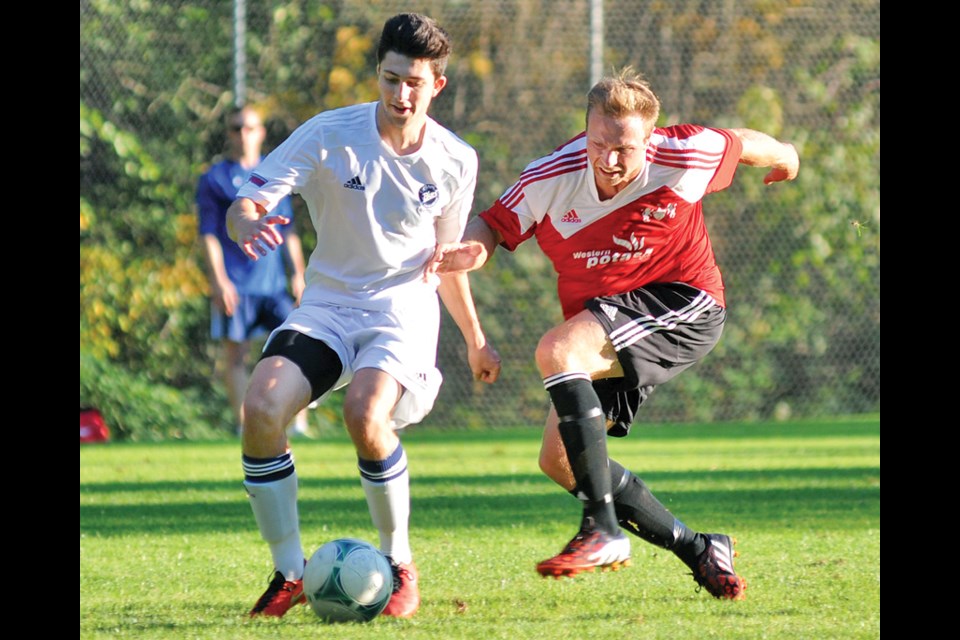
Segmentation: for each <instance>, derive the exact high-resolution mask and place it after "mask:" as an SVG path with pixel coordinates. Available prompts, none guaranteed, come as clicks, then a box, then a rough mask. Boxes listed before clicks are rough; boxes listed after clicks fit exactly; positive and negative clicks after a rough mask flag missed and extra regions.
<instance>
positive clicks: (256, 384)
mask: <svg viewBox="0 0 960 640" xmlns="http://www.w3.org/2000/svg"><path fill="white" fill-rule="evenodd" d="M310 399H311V398H310V383H309V382H308V381H307V379H306V378H305V377H304V375H303V373H302V372H301V371H300V368H299V367H298V366H297V365H296V364H294V363H293V362H291V361H290V360H288V359H287V358H284V357H280V356H273V357H269V358H265V359H263V360H261V361H260V362H258V363H257V366H256V368H255V369H254V370H253V375H252V376H251V377H250V384H249V386H248V388H247V393H246V396H245V397H244V401H243V452H244V453H245V454H247V455H250V456H254V457H257V458H265V457H268V456H275V455H279V454H280V453H282V452H283V451H285V450H286V449H287V435H286V426H287V425H288V424H289V423H290V421H291V420H292V419H293V417H294V416H295V415H296V414H297V412H298V411H300V410H301V409H303V408H304V407H306V406H307V404H308V403H309V402H310Z"/></svg>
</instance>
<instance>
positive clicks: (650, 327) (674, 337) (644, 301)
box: [586, 282, 727, 437]
mask: <svg viewBox="0 0 960 640" xmlns="http://www.w3.org/2000/svg"><path fill="white" fill-rule="evenodd" d="M586 307H587V309H589V310H590V311H591V312H592V313H593V315H594V316H595V317H596V318H597V320H598V321H599V322H600V324H601V325H603V328H604V330H605V331H606V332H607V336H608V337H609V338H610V342H612V343H613V347H614V349H616V352H617V359H618V360H619V361H620V366H622V367H623V373H624V377H622V378H605V379H602V380H596V381H594V383H593V387H594V389H596V391H597V394H598V395H599V396H600V401H601V403H602V404H603V410H604V413H605V414H606V416H607V420H610V421H612V422H613V423H614V424H613V426H611V427H610V429H609V430H608V433H609V434H610V435H612V436H617V437H623V436H625V435H627V433H629V431H630V425H631V424H632V423H633V419H634V417H635V416H636V413H637V410H638V409H639V408H640V405H641V404H643V402H644V401H645V400H646V399H647V397H649V395H650V394H651V393H652V392H653V390H654V389H655V388H656V386H657V385H659V384H663V383H664V382H666V381H667V380H670V379H671V378H673V377H674V376H676V375H677V374H678V373H680V372H682V371H685V370H686V369H688V368H690V367H691V366H693V365H694V364H696V363H697V362H699V361H700V359H701V358H703V357H704V356H705V355H707V354H708V353H710V351H711V350H712V349H713V347H714V346H716V344H717V342H718V341H719V340H720V334H721V333H723V323H724V320H725V319H726V317H727V312H726V310H725V309H724V308H723V307H721V306H720V305H719V304H717V302H716V301H715V300H714V299H713V298H712V297H711V296H710V295H708V294H707V293H706V292H705V291H702V290H700V289H697V288H696V287H691V286H690V285H686V284H683V283H680V282H667V283H655V284H649V285H647V286H645V287H641V288H639V289H635V290H633V291H630V292H628V293H622V294H618V295H615V296H604V297H601V298H592V299H591V300H588V301H587V303H586Z"/></svg>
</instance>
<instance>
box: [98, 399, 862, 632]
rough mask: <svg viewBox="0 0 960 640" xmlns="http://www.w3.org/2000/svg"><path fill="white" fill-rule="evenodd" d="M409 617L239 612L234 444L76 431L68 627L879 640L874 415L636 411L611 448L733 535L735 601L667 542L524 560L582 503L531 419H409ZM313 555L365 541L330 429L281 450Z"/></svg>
mask: <svg viewBox="0 0 960 640" xmlns="http://www.w3.org/2000/svg"><path fill="white" fill-rule="evenodd" d="M404 447H405V448H406V451H407V455H408V458H409V462H410V469H411V478H412V479H411V492H412V500H413V515H412V521H411V535H412V538H413V544H414V553H415V555H416V560H417V564H418V566H419V568H420V573H421V592H422V596H423V605H422V607H421V609H420V612H419V613H418V614H417V616H416V617H415V618H413V619H412V620H394V619H388V618H377V619H375V620H374V621H373V622H371V623H369V624H343V625H327V624H324V623H322V622H320V621H319V620H318V619H317V618H316V617H315V616H314V615H313V613H312V611H311V610H310V609H309V607H296V608H295V609H294V610H292V611H291V612H290V613H289V614H288V615H287V616H286V617H285V618H283V619H281V620H276V619H270V620H260V619H257V620H250V619H248V618H246V617H245V613H246V612H247V610H248V609H249V608H250V606H251V605H252V604H253V602H254V601H255V600H256V598H257V596H258V595H259V594H260V592H261V591H262V590H263V589H264V588H265V587H266V581H267V578H268V574H269V573H270V570H271V562H270V556H269V551H268V550H267V548H266V546H265V544H264V543H263V542H262V541H261V540H260V537H259V534H258V533H257V530H256V526H255V523H254V521H253V516H252V513H251V511H250V507H249V505H248V504H247V500H246V496H245V494H244V491H243V488H242V486H241V471H240V460H239V458H240V452H239V443H238V442H237V441H223V442H203V443H187V442H171V443H164V444H106V445H87V446H81V448H80V637H81V638H118V637H119V638H231V639H233V638H237V639H241V638H314V637H316V638H332V639H341V638H343V639H353V638H376V639H386V638H404V639H411V640H413V639H416V640H420V639H423V640H427V639H430V640H434V639H437V640H446V639H451V640H452V639H461V638H462V639H469V640H493V639H499V638H503V639H509V640H526V639H541V638H560V639H564V640H575V639H579V638H589V639H590V640H604V639H607V638H611V639H612V638H630V639H643V638H670V639H675V638H722V639H724V640H732V639H734V638H750V639H754V638H785V639H786V638H789V639H806V638H878V637H879V636H880V419H879V416H868V417H857V418H851V419H844V420H837V421H830V422H826V421H822V422H821V421H818V422H794V423H776V424H723V425H712V426H702V425H700V426H697V425H664V426H640V427H634V431H633V433H632V434H631V435H630V437H628V438H625V439H622V440H617V439H611V441H610V453H611V456H612V457H614V458H616V459H618V460H619V461H620V462H622V463H623V464H624V465H625V466H627V467H628V468H631V469H633V470H634V471H636V472H638V475H640V476H641V477H642V478H644V480H645V481H646V482H647V484H648V485H650V487H651V488H652V489H653V491H654V492H655V493H656V494H657V495H658V497H659V498H660V499H661V500H662V501H663V502H664V503H665V504H666V505H667V507H668V508H670V509H671V510H672V511H673V512H674V513H675V514H676V515H677V516H678V517H679V518H681V519H682V520H684V521H685V522H686V523H687V524H688V525H689V526H691V527H693V528H695V529H699V530H702V531H708V532H710V531H719V532H724V533H730V534H732V535H735V536H736V537H737V538H738V539H739V545H738V546H737V549H738V550H739V551H740V554H741V555H740V557H739V558H738V560H737V569H738V572H739V573H740V574H741V575H743V576H744V577H745V578H746V580H747V582H748V585H749V588H748V589H747V599H746V600H745V601H742V602H729V601H719V600H715V599H713V598H712V597H710V596H709V595H708V594H707V593H706V592H700V593H697V592H696V584H695V583H694V582H693V580H692V579H691V577H690V576H689V573H688V571H687V570H686V567H684V566H683V564H682V563H680V561H679V560H677V559H676V558H675V557H674V556H673V555H672V554H671V553H669V552H666V551H664V550H662V549H659V548H656V547H653V546H651V545H649V544H647V543H645V542H643V541H641V540H639V539H636V538H634V539H633V565H632V566H630V567H627V568H625V569H623V570H621V571H619V572H608V573H594V574H587V575H581V576H577V577H576V578H574V579H568V580H552V579H543V578H540V577H539V576H538V575H537V574H536V572H535V571H534V564H535V563H536V561H538V560H541V559H543V558H546V557H548V556H550V555H553V554H554V553H556V552H557V551H559V550H560V548H562V546H563V544H564V543H566V541H567V540H568V539H569V538H570V537H571V536H572V535H573V534H574V533H575V530H576V527H577V524H578V522H579V505H578V503H577V502H576V500H574V499H573V497H571V496H570V495H568V494H566V493H565V492H563V491H562V490H560V489H559V488H558V487H556V486H555V485H553V484H552V483H551V482H550V481H549V480H547V479H546V477H544V476H543V475H542V474H541V473H540V471H539V469H538V468H537V462H536V460H537V452H538V450H539V430H538V429H535V428H524V429H510V430H496V431H484V432H477V431H469V432H456V431H445V432H444V431H437V430H416V428H414V430H408V433H406V434H405V435H404ZM294 454H295V456H296V460H297V468H298V473H299V476H300V484H301V489H300V515H301V521H302V535H303V542H304V545H305V547H306V549H305V551H306V552H307V555H309V554H310V553H312V552H313V550H314V549H316V548H317V547H318V546H320V544H322V543H323V542H325V541H327V540H330V539H333V538H338V537H345V536H350V537H359V538H363V539H367V540H370V541H373V542H376V532H375V531H374V530H373V527H372V525H371V524H370V519H369V515H368V514H367V510H366V504H365V502H364V499H363V493H362V490H361V488H360V482H359V479H358V476H357V471H356V458H355V454H354V453H353V449H352V447H351V445H350V443H349V441H348V440H347V438H346V436H345V435H341V434H336V435H334V436H330V437H325V438H324V439H323V440H320V441H298V442H296V443H295V446H294Z"/></svg>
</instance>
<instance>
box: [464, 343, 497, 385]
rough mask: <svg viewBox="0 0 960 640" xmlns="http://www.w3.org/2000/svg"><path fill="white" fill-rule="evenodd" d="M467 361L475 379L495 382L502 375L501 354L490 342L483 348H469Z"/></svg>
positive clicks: (490, 382) (488, 382)
mask: <svg viewBox="0 0 960 640" xmlns="http://www.w3.org/2000/svg"><path fill="white" fill-rule="evenodd" d="M467 361H468V362H469V363H470V370H471V371H473V379H474V380H479V381H480V382H486V383H487V384H493V383H494V382H496V381H497V378H499V377H500V354H499V353H497V350H496V349H494V348H493V347H492V346H491V345H490V343H489V342H488V343H486V344H485V345H483V347H481V348H474V349H470V348H468V349H467Z"/></svg>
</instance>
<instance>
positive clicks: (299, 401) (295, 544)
mask: <svg viewBox="0 0 960 640" xmlns="http://www.w3.org/2000/svg"><path fill="white" fill-rule="evenodd" d="M309 401H310V385H309V383H308V382H307V380H306V378H304V376H303V374H302V373H301V372H300V369H299V368H298V367H297V365H296V364H294V363H293V362H291V361H289V360H287V359H286V358H282V357H270V358H265V359H263V360H261V361H260V362H259V363H258V364H257V367H256V368H255V369H254V372H253V375H252V376H251V380H250V386H249V388H248V389H247V394H246V397H245V399H244V428H243V456H242V460H243V471H244V487H245V489H246V491H247V496H248V498H249V501H250V506H251V508H252V510H253V514H254V518H255V519H256V522H257V527H258V529H259V530H260V535H261V537H262V538H263V539H264V541H265V542H266V543H267V544H268V545H269V547H270V554H271V556H272V558H273V564H274V572H273V577H272V579H271V581H270V584H269V586H268V587H267V590H266V591H265V592H264V593H263V595H261V596H260V598H259V599H258V600H257V603H256V604H255V605H254V607H253V608H252V609H251V611H250V615H251V616H275V617H280V616H283V615H284V614H285V613H286V612H287V611H288V610H289V609H290V608H291V607H293V606H294V605H297V604H301V603H302V602H304V601H305V598H304V595H303V582H302V578H303V567H304V561H305V558H304V554H303V547H302V545H301V541H300V524H299V517H298V513H297V474H296V468H295V465H294V460H293V455H292V454H291V452H290V451H289V450H288V449H287V439H286V424H287V423H288V422H289V420H290V418H291V417H292V416H293V415H294V414H295V413H296V412H297V411H298V410H299V409H300V408H302V407H304V406H306V404H307V403H308V402H309Z"/></svg>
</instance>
